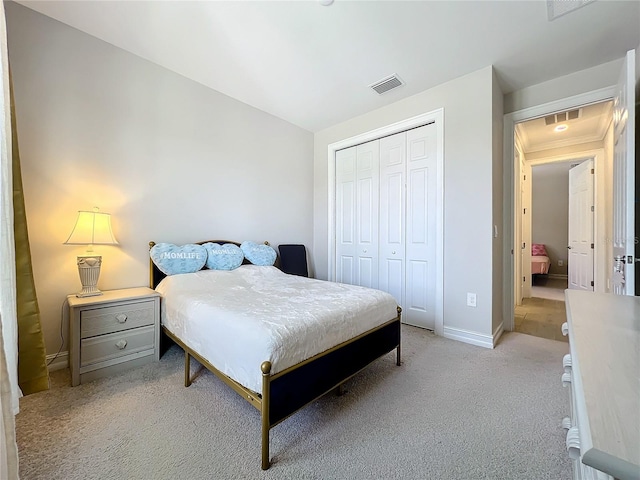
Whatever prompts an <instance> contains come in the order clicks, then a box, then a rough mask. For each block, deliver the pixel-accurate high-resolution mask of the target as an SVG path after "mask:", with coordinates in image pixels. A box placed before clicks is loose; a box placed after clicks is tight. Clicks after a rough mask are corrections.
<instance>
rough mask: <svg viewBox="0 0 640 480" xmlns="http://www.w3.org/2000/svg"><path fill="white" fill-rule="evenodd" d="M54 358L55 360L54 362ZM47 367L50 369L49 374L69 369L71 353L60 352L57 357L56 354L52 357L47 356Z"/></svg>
mask: <svg viewBox="0 0 640 480" xmlns="http://www.w3.org/2000/svg"><path fill="white" fill-rule="evenodd" d="M54 358H55V360H53V359H54ZM52 360H53V361H52ZM49 362H51V363H49ZM47 365H48V367H47V368H48V369H49V372H55V371H56V370H62V369H64V368H68V367H69V352H60V353H58V354H57V355H56V354H55V353H52V354H51V355H47Z"/></svg>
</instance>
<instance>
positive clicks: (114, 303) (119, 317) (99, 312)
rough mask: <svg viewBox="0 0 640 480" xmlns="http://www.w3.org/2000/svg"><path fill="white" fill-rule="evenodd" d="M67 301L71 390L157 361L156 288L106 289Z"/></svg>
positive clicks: (158, 341)
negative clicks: (99, 293) (98, 293)
mask: <svg viewBox="0 0 640 480" xmlns="http://www.w3.org/2000/svg"><path fill="white" fill-rule="evenodd" d="M67 300H68V302H69V332H70V337H71V344H70V348H69V368H70V369H71V385H72V386H76V385H78V384H80V383H85V382H89V381H91V380H95V379H96V378H101V377H105V376H108V375H111V374H114V373H118V372H121V371H123V370H126V369H129V368H132V367H138V366H140V365H144V364H146V363H149V362H153V361H157V360H159V359H160V294H158V292H156V291H155V290H151V289H150V288H146V287H139V288H125V289H122V290H107V291H104V292H103V295H99V296H95V297H84V298H78V297H76V296H75V295H69V296H68V297H67Z"/></svg>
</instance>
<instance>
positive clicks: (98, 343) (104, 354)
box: [80, 325, 155, 367]
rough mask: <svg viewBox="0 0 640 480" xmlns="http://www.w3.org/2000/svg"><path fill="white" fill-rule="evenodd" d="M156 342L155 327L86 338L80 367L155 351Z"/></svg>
mask: <svg viewBox="0 0 640 480" xmlns="http://www.w3.org/2000/svg"><path fill="white" fill-rule="evenodd" d="M154 342H155V327H154V325H150V326H146V327H140V328H136V329H134V330H126V331H124V332H116V333H110V334H108V335H101V336H99V337H92V338H86V339H84V340H82V341H81V346H80V352H81V353H80V367H85V366H87V365H91V364H95V363H99V362H106V361H108V360H112V359H114V358H118V357H123V356H126V355H131V354H133V353H137V352H141V351H143V350H153V348H154V345H155V343H154Z"/></svg>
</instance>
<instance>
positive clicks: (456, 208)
mask: <svg viewBox="0 0 640 480" xmlns="http://www.w3.org/2000/svg"><path fill="white" fill-rule="evenodd" d="M493 80H494V78H493V73H492V68H491V67H486V68H483V69H482V70H478V71H476V72H474V73H471V74H469V75H466V76H464V77H461V78H459V79H456V80H453V81H451V82H447V83H445V84H442V85H439V86H437V87H435V88H432V89H429V90H426V91H424V92H422V93H419V94H417V95H414V96H412V97H409V98H406V99H404V100H401V101H398V102H396V103H393V104H391V105H388V106H385V107H383V108H380V109H378V110H374V111H372V112H369V113H367V114H365V115H362V116H359V117H356V118H353V119H351V120H348V121H346V122H343V123H340V124H338V125H335V126H333V127H330V128H327V129H325V130H322V131H320V132H316V134H315V160H314V248H313V251H314V255H313V257H314V265H315V269H316V272H317V275H318V277H320V278H327V262H328V258H327V245H328V237H327V236H328V233H327V222H328V219H327V218H328V217H327V214H328V211H327V208H328V207H327V205H328V199H327V197H328V165H327V147H328V145H329V144H331V143H334V142H337V141H339V140H343V139H346V138H349V137H352V136H354V135H358V134H361V133H365V132H368V131H371V130H374V129H376V128H380V127H383V126H386V125H389V124H392V123H394V122H398V121H401V120H404V119H407V118H410V117H413V116H416V115H419V114H422V113H426V112H431V111H433V110H435V109H438V108H444V277H445V278H444V327H445V334H446V333H447V329H450V330H451V329H459V330H466V331H470V332H474V333H478V334H480V335H485V336H490V335H491V334H492V315H493V312H492V301H493V292H492V268H493V263H492V262H493V259H492V251H493V243H492V237H493V233H492V231H493V221H494V211H493V198H494V197H493V173H492V169H493V165H492V164H493V151H492V150H493V136H492V134H493V126H492V119H493V117H492V112H493V110H492V108H493V107H494V105H493V102H492V92H493ZM467 292H474V293H476V294H477V305H478V306H477V308H472V307H467V306H466V294H467Z"/></svg>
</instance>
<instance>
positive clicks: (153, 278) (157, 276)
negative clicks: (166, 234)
mask: <svg viewBox="0 0 640 480" xmlns="http://www.w3.org/2000/svg"><path fill="white" fill-rule="evenodd" d="M194 243H195V244H196V245H204V244H205V243H220V244H225V243H232V244H234V245H237V246H238V247H239V246H240V244H239V243H238V242H233V241H231V240H204V241H202V242H194ZM155 244H156V242H149V250H151V248H152V247H153V246H154V245H155ZM264 244H265V245H269V242H264ZM276 253H277V252H276ZM242 264H243V265H250V264H251V262H249V260H247V259H246V258H245V259H244V260H243V261H242ZM275 266H276V267H278V268H280V258H279V257H276V263H275ZM202 269H203V270H206V269H207V267H206V265H205V266H204V267H203V268H202ZM164 277H166V275H165V274H164V273H163V272H161V271H160V269H159V268H158V267H156V264H155V263H153V260H151V257H149V287H150V288H156V286H157V285H158V284H159V283H160V282H161V281H162V279H163V278H164Z"/></svg>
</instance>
